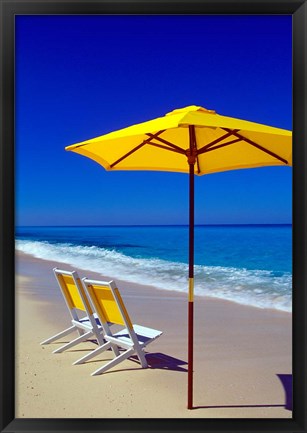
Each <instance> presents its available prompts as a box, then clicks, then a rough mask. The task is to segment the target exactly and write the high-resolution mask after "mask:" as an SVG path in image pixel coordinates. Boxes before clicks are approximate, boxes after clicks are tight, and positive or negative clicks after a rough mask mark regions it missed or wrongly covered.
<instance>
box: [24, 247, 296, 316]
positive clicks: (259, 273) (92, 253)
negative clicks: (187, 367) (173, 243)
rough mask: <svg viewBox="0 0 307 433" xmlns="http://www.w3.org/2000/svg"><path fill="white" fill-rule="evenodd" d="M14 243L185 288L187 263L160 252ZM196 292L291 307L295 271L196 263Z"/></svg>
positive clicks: (130, 277)
mask: <svg viewBox="0 0 307 433" xmlns="http://www.w3.org/2000/svg"><path fill="white" fill-rule="evenodd" d="M16 249H17V250H19V251H22V252H24V253H26V254H31V255H32V256H34V257H37V258H41V259H45V260H53V261H58V262H61V263H65V264H69V265H71V266H73V267H75V268H76V269H83V270H91V271H93V272H97V273H99V274H101V275H105V276H109V277H110V278H114V279H122V280H126V281H130V282H135V283H141V284H146V285H152V286H155V287H157V288H159V289H162V290H173V291H178V292H184V293H186V292H187V275H188V266H187V264H185V263H178V262H171V261H167V260H161V259H158V258H151V259H144V258H134V257H130V256H127V255H124V254H122V253H119V252H118V251H115V250H111V249H105V248H99V247H97V246H81V245H72V244H68V243H49V242H46V241H29V240H17V241H16ZM194 273H195V294H196V295H199V296H210V297H214V298H220V299H225V300H229V301H234V302H237V303H240V304H245V305H251V306H254V307H259V308H273V309H277V310H282V311H287V312H291V309H292V297H291V292H292V275H291V274H290V273H282V274H281V275H278V276H276V275H274V273H273V272H271V271H268V270H249V269H245V268H234V267H222V266H200V265H196V266H195V268H194Z"/></svg>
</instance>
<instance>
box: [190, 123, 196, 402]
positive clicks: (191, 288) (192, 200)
mask: <svg viewBox="0 0 307 433" xmlns="http://www.w3.org/2000/svg"><path fill="white" fill-rule="evenodd" d="M189 129H190V152H189V155H188V162H189V303H188V409H192V408H193V334H194V329H193V328H194V323H193V322H194V164H195V156H194V137H195V136H194V128H193V126H192V127H191V126H190V128H189Z"/></svg>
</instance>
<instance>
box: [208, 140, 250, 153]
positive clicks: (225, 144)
mask: <svg viewBox="0 0 307 433" xmlns="http://www.w3.org/2000/svg"><path fill="white" fill-rule="evenodd" d="M239 141H243V140H242V138H236V139H235V140H231V141H228V142H227V143H222V144H218V145H217V146H214V147H210V148H209V149H204V150H203V151H202V152H201V153H206V152H211V151H212V150H215V149H220V148H221V147H225V146H229V145H230V144H234V143H238V142H239Z"/></svg>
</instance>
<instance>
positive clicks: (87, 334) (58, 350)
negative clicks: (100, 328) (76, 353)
mask: <svg viewBox="0 0 307 433" xmlns="http://www.w3.org/2000/svg"><path fill="white" fill-rule="evenodd" d="M90 335H93V332H92V331H89V332H86V333H85V334H83V335H80V336H79V337H77V338H75V339H74V340H72V341H70V342H69V343H67V344H64V346H61V347H60V348H59V349H56V350H54V351H53V352H52V353H61V352H64V350H67V349H70V348H71V347H73V346H75V345H76V344H78V343H81V342H82V341H84V340H86V339H87V338H88V337H89V336H90Z"/></svg>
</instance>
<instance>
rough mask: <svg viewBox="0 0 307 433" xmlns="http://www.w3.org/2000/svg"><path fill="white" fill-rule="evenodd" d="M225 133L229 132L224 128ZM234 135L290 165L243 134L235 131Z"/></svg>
mask: <svg viewBox="0 0 307 433" xmlns="http://www.w3.org/2000/svg"><path fill="white" fill-rule="evenodd" d="M223 129H224V130H225V131H229V129H228V128H223ZM232 134H233V135H234V136H235V137H238V138H240V139H241V140H243V141H245V142H246V143H248V144H251V145H252V146H254V147H256V148H257V149H260V150H262V152H265V153H267V154H269V155H271V156H273V157H274V158H276V159H278V160H279V161H281V162H283V163H284V164H287V165H288V164H289V163H288V161H287V160H286V159H284V158H282V157H281V156H279V155H277V153H274V152H272V151H271V150H268V149H266V148H265V147H263V146H261V145H260V144H257V143H255V142H254V141H252V140H250V139H249V138H246V137H244V136H243V135H241V134H238V132H237V131H233V132H232Z"/></svg>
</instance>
